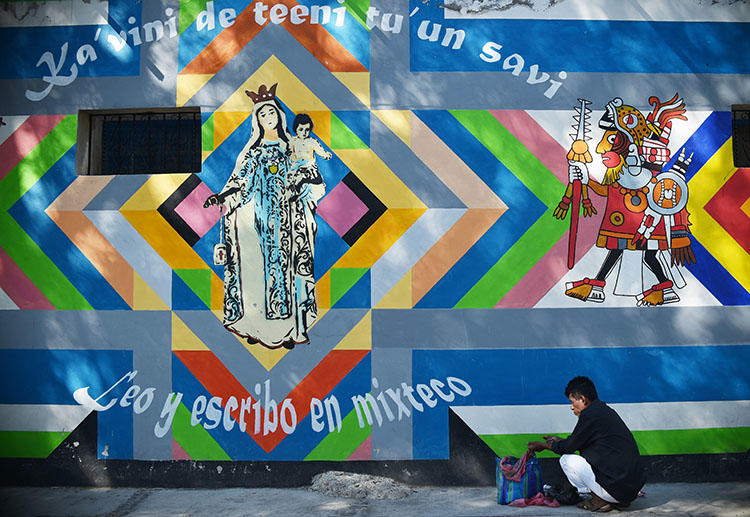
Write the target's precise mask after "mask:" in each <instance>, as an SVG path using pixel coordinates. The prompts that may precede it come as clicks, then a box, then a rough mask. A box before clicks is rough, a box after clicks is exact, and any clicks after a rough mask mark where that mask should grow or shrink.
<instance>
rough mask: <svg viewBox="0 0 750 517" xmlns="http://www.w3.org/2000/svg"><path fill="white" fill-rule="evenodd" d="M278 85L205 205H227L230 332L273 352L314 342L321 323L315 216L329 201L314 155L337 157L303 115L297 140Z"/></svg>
mask: <svg viewBox="0 0 750 517" xmlns="http://www.w3.org/2000/svg"><path fill="white" fill-rule="evenodd" d="M276 87H277V84H274V85H273V86H271V87H270V88H267V87H266V85H261V86H260V88H259V89H258V92H257V93H253V92H250V91H247V90H246V91H245V93H246V94H247V95H248V97H250V98H251V99H252V100H253V113H252V126H251V133H250V138H249V139H248V141H247V144H246V145H245V147H244V148H243V149H242V151H241V152H240V153H239V156H238V157H237V162H236V164H235V167H234V170H233V171H232V174H231V176H230V177H229V179H228V180H227V183H226V185H224V188H223V189H222V191H221V192H219V193H218V194H213V195H211V196H210V197H209V198H208V199H207V200H206V202H205V204H204V207H205V208H207V207H209V206H211V205H219V204H220V205H222V214H224V215H223V216H222V223H223V228H224V231H223V232H222V237H223V239H224V242H225V244H224V246H223V247H221V248H219V250H218V251H217V252H215V255H216V254H218V258H219V259H222V260H220V262H221V264H218V265H224V266H225V272H224V326H225V327H226V328H227V329H228V330H230V331H232V332H234V333H235V334H237V335H238V336H240V337H242V338H244V339H246V340H247V342H248V343H249V344H255V343H260V344H261V345H263V346H266V347H268V348H279V347H281V346H283V347H285V348H289V349H291V348H294V345H295V344H300V343H306V342H308V335H307V331H308V329H309V328H310V326H311V325H312V324H313V322H314V321H315V319H316V318H317V313H318V310H317V304H316V301H315V277H314V266H313V259H314V250H315V234H316V232H317V225H316V223H315V210H316V208H317V205H318V201H320V199H321V198H322V197H323V196H324V195H325V183H324V182H323V178H322V176H321V175H320V173H319V172H318V167H317V164H316V160H315V155H314V153H315V152H317V153H318V154H319V155H321V156H322V157H324V158H325V159H330V158H331V153H329V152H328V151H325V150H324V149H323V148H322V146H321V145H320V142H318V141H317V140H316V139H314V138H313V137H311V136H310V131H311V130H312V126H313V123H312V120H311V119H310V117H309V115H305V114H300V115H297V117H296V118H295V120H294V125H293V130H294V131H295V132H296V135H295V136H291V135H290V134H289V133H288V131H287V128H286V116H285V113H284V109H283V108H282V107H281V105H280V104H279V103H278V102H277V101H276Z"/></svg>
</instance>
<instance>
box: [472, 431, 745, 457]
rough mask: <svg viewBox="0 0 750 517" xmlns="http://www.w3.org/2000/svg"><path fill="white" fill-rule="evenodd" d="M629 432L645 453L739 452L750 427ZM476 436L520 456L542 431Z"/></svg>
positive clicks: (547, 453) (499, 451)
mask: <svg viewBox="0 0 750 517" xmlns="http://www.w3.org/2000/svg"><path fill="white" fill-rule="evenodd" d="M562 436H565V435H562ZM633 436H634V437H635V441H636V442H637V443H638V449H639V450H640V451H641V454H643V455H646V456H655V455H666V454H718V453H737V452H739V453H742V452H746V451H747V450H748V448H749V447H750V427H722V428H712V429H670V430H666V431H633ZM479 437H480V438H481V439H482V441H484V443H486V444H487V445H488V446H489V447H490V448H491V449H492V450H493V451H494V453H495V455H497V456H498V457H503V456H507V455H510V456H521V455H522V454H523V452H524V451H525V450H526V444H527V443H528V442H532V441H539V440H541V439H542V434H541V433H537V434H483V435H479ZM537 456H540V457H542V458H545V457H549V458H556V457H557V454H554V453H552V452H550V451H542V452H540V453H537Z"/></svg>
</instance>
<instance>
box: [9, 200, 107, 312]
mask: <svg viewBox="0 0 750 517" xmlns="http://www.w3.org/2000/svg"><path fill="white" fill-rule="evenodd" d="M0 246H1V247H2V248H3V249H4V250H5V251H6V252H7V253H8V255H9V256H10V258H12V259H13V261H14V262H15V263H16V264H17V265H18V267H19V268H21V270H22V271H23V272H24V273H25V274H26V276H28V277H29V279H30V280H31V281H32V282H33V283H34V285H36V286H37V287H38V288H39V290H40V291H41V292H42V293H43V294H44V296H46V297H47V299H48V300H49V301H50V303H52V305H54V306H55V308H56V309H66V310H91V309H93V307H92V306H91V305H90V304H89V302H88V301H86V298H84V297H83V295H81V293H79V292H78V290H77V289H76V288H75V287H74V286H73V284H72V283H70V280H68V279H67V277H66V276H65V275H64V274H63V273H62V272H61V271H60V270H59V269H58V268H57V266H56V265H55V263H54V262H52V260H50V258H49V257H48V256H47V255H45V254H44V252H43V251H42V250H41V249H40V248H39V246H37V244H36V243H35V242H34V241H33V240H32V239H31V237H29V236H28V234H27V233H26V232H25V231H23V228H21V227H20V226H19V224H18V223H17V222H16V221H15V219H13V217H11V215H10V214H8V213H3V212H0Z"/></svg>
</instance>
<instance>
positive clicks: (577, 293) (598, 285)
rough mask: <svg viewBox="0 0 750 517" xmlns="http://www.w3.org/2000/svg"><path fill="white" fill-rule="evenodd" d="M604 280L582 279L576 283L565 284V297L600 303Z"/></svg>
mask: <svg viewBox="0 0 750 517" xmlns="http://www.w3.org/2000/svg"><path fill="white" fill-rule="evenodd" d="M605 285H606V282H605V281H604V280H596V279H594V278H584V279H583V280H579V281H577V282H566V283H565V296H570V297H571V298H577V299H579V300H581V301H584V302H595V303H602V302H603V301H604V286H605Z"/></svg>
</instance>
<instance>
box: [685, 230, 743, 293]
mask: <svg viewBox="0 0 750 517" xmlns="http://www.w3.org/2000/svg"><path fill="white" fill-rule="evenodd" d="M690 240H691V247H692V248H693V253H695V264H690V265H689V266H688V267H687V268H688V271H690V273H692V274H693V275H694V276H695V278H696V279H698V281H699V282H700V283H701V284H703V286H704V287H705V288H706V289H708V290H709V291H710V292H711V294H712V295H714V296H715V297H716V299H717V300H719V301H720V302H721V304H722V305H750V293H748V292H747V290H746V289H745V288H744V287H742V285H741V284H740V283H739V282H738V281H737V280H736V279H735V278H734V277H733V276H732V275H731V274H730V273H729V271H727V270H726V269H725V268H724V266H722V265H721V263H720V262H719V261H718V260H716V259H715V258H714V257H713V255H711V254H710V253H709V252H708V250H706V248H704V247H703V245H702V244H701V243H700V242H698V239H696V238H695V237H693V238H691V239H690Z"/></svg>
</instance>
